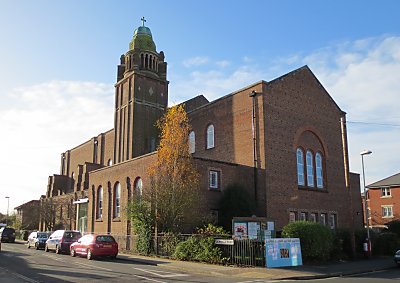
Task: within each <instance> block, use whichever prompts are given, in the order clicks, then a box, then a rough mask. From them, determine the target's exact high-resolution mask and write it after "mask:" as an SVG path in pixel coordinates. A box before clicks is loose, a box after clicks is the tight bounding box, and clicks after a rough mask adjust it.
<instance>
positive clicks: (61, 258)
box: [0, 243, 232, 283]
mask: <svg viewBox="0 0 400 283" xmlns="http://www.w3.org/2000/svg"><path fill="white" fill-rule="evenodd" d="M0 282H1V283H14V282H30V283H36V282H153V283H154V282H156V283H169V282H199V283H201V282H221V283H222V282H232V281H231V280H229V279H227V278H212V277H210V278H207V277H204V276H199V275H193V274H188V273H181V272H171V270H168V269H167V268H163V267H162V266H161V267H160V266H155V265H151V264H143V263H137V262H133V261H129V260H123V259H114V260H112V259H99V260H91V261H89V260H87V259H86V258H80V257H71V256H69V255H58V254H55V253H54V252H48V253H46V252H44V251H43V250H39V251H37V250H35V249H32V248H31V249H28V248H27V247H26V245H23V244H18V243H14V244H9V243H2V251H1V252H0Z"/></svg>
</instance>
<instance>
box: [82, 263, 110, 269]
mask: <svg viewBox="0 0 400 283" xmlns="http://www.w3.org/2000/svg"><path fill="white" fill-rule="evenodd" d="M77 265H84V266H86V267H90V268H98V269H103V270H106V271H113V270H112V269H108V268H105V267H100V266H97V265H92V264H86V263H80V262H79V263H77Z"/></svg>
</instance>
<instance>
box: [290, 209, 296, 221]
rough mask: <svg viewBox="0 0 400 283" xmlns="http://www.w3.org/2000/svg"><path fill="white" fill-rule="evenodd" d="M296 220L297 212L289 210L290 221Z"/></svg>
mask: <svg viewBox="0 0 400 283" xmlns="http://www.w3.org/2000/svg"><path fill="white" fill-rule="evenodd" d="M293 222H296V212H294V211H290V212H289V223H293Z"/></svg>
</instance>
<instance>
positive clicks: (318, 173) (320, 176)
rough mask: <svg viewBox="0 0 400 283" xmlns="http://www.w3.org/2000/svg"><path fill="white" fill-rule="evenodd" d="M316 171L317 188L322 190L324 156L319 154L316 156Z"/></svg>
mask: <svg viewBox="0 0 400 283" xmlns="http://www.w3.org/2000/svg"><path fill="white" fill-rule="evenodd" d="M315 170H316V171H315V172H316V176H317V188H320V189H321V188H323V187H324V178H323V174H322V155H321V153H319V152H317V154H316V155H315Z"/></svg>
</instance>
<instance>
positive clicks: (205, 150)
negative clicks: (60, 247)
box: [41, 23, 362, 246]
mask: <svg viewBox="0 0 400 283" xmlns="http://www.w3.org/2000/svg"><path fill="white" fill-rule="evenodd" d="M168 84H169V82H168V80H167V62H166V61H165V55H164V53H163V52H162V51H160V52H157V50H156V45H155V43H154V41H153V37H152V33H151V31H150V29H149V28H148V27H146V26H144V23H143V26H140V27H138V28H137V29H136V30H135V32H134V35H133V39H132V41H131V42H130V44H129V49H128V51H127V52H126V53H125V54H123V55H122V56H121V58H120V64H119V65H118V67H117V82H116V84H115V99H114V113H113V115H114V128H113V129H110V130H108V131H105V132H103V133H100V134H99V135H97V136H95V137H93V138H91V139H90V140H87V141H85V142H83V143H82V144H80V145H78V146H76V147H74V148H72V149H69V150H67V151H65V152H64V153H62V154H61V160H60V161H61V162H60V172H59V173H58V174H54V175H52V176H50V177H49V182H48V186H47V191H46V197H45V198H44V199H43V200H42V201H43V202H49V201H53V202H54V203H55V202H58V203H62V205H61V206H60V209H58V210H57V212H56V215H55V217H54V219H55V221H59V222H60V224H61V225H63V226H64V227H67V228H70V229H79V230H80V231H82V232H96V233H111V234H114V235H131V233H133V231H132V227H131V223H130V219H128V217H127V215H126V208H127V206H128V203H129V201H130V200H132V199H134V198H136V197H138V196H140V194H141V193H142V191H144V190H150V189H151V186H150V185H149V184H150V180H149V177H148V174H147V168H149V166H150V165H151V164H152V163H153V162H154V161H155V160H156V159H157V152H156V148H157V145H158V144H159V132H158V129H157V128H156V127H155V122H156V121H157V120H158V119H159V118H160V117H162V116H163V114H164V113H165V111H166V110H167V108H168ZM184 104H185V109H186V111H187V113H188V117H189V120H190V124H191V126H192V131H191V132H190V134H189V150H190V152H191V154H192V156H193V159H194V163H195V166H196V167H197V170H198V172H199V174H200V186H201V190H202V193H203V194H204V197H205V199H206V202H205V203H204V209H203V210H202V213H203V214H204V215H205V216H206V215H211V216H215V217H216V218H218V216H219V213H220V210H219V206H218V205H219V200H220V199H221V197H222V196H223V195H224V192H225V188H227V187H228V186H230V185H232V184H236V185H240V186H242V187H243V188H244V189H245V190H246V191H247V192H248V194H249V196H250V197H252V198H253V199H254V201H255V203H256V205H255V211H256V213H255V214H256V215H257V216H259V217H267V218H268V219H271V220H273V221H275V224H276V230H281V229H282V227H283V226H285V225H286V224H288V223H289V222H291V221H298V220H308V221H314V222H320V223H322V224H323V225H326V226H328V227H330V228H332V229H335V228H337V227H339V228H359V227H362V207H361V196H360V179H359V175H358V174H353V173H350V169H349V156H348V147H347V129H346V113H345V112H344V111H342V110H341V109H340V108H339V106H338V105H337V104H336V103H335V101H334V100H333V98H332V97H331V96H330V95H329V93H328V92H327V91H326V90H325V88H324V87H323V86H322V84H321V83H320V82H319V81H318V79H317V78H316V76H315V75H314V74H313V72H312V71H311V70H310V68H308V67H307V66H303V67H301V68H298V69H296V70H294V71H292V72H290V73H288V74H285V75H283V76H281V77H278V78H276V79H273V80H271V81H263V80H262V81H259V82H256V83H254V84H251V85H248V86H244V87H243V88H242V89H240V90H237V91H234V92H232V93H230V94H227V95H225V96H222V97H220V98H218V99H216V100H214V101H208V100H207V99H206V98H205V97H204V96H201V95H200V96H196V97H194V98H192V99H190V100H188V101H185V102H184ZM110 115H111V113H110ZM77 127H79V125H77ZM71 207H73V208H74V213H70V212H69V211H70V208H71ZM248 216H251V215H248ZM64 219H65V220H64ZM41 229H42V230H46V227H45V225H44V223H43V222H41ZM121 246H122V245H121Z"/></svg>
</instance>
